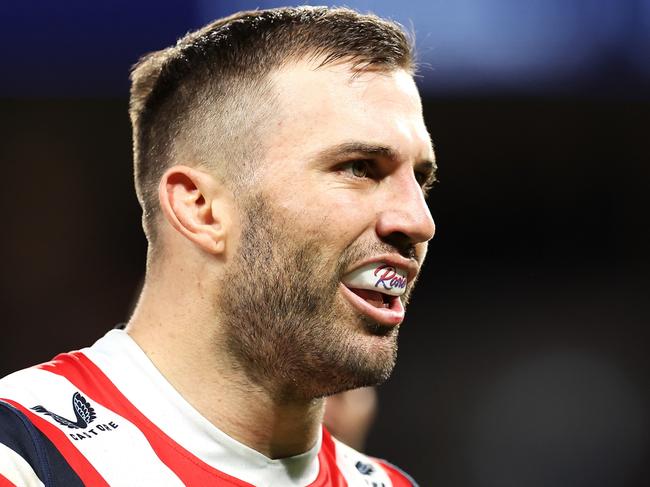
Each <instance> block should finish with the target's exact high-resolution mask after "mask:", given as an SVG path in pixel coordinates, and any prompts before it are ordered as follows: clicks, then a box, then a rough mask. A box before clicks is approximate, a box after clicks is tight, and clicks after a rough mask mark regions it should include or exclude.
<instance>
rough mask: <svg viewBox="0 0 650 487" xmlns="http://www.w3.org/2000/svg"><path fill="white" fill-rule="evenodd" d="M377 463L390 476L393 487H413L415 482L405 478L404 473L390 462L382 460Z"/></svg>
mask: <svg viewBox="0 0 650 487" xmlns="http://www.w3.org/2000/svg"><path fill="white" fill-rule="evenodd" d="M375 460H376V461H377V463H379V465H380V466H381V468H383V469H384V470H385V471H386V473H387V474H388V478H389V479H390V481H391V482H392V483H393V487H413V482H411V481H410V480H409V479H408V478H407V477H405V476H404V474H403V473H402V472H400V470H399V469H398V468H395V466H393V465H391V464H390V463H388V462H384V461H383V460H380V459H377V458H376V459H375Z"/></svg>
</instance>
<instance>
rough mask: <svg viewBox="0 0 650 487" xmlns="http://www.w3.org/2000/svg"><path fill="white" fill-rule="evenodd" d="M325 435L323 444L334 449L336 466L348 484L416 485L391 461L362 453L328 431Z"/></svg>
mask: <svg viewBox="0 0 650 487" xmlns="http://www.w3.org/2000/svg"><path fill="white" fill-rule="evenodd" d="M325 435H326V436H324V438H323V443H324V446H325V447H327V443H329V448H331V449H332V450H333V451H334V454H335V457H336V465H337V468H338V470H339V471H340V472H341V473H342V474H343V476H344V477H345V478H346V479H347V480H348V484H349V485H351V486H352V485H364V486H365V485H377V486H382V487H418V484H417V483H416V482H415V481H414V480H413V479H412V478H411V477H410V476H409V475H408V474H406V473H405V472H403V471H402V470H400V469H399V468H398V467H396V466H394V465H392V464H391V463H389V462H387V461H385V460H381V459H378V458H373V457H370V456H368V455H364V454H363V453H361V452H358V451H357V450H355V449H353V448H351V447H349V446H347V445H346V444H344V443H342V442H340V441H338V440H337V439H336V438H334V437H331V436H329V433H326V434H325ZM330 439H331V440H330ZM328 440H329V441H328Z"/></svg>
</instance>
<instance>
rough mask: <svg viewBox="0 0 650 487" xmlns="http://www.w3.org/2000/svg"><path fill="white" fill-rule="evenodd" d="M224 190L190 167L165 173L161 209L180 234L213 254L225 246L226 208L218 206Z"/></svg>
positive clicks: (161, 180) (161, 189)
mask: <svg viewBox="0 0 650 487" xmlns="http://www.w3.org/2000/svg"><path fill="white" fill-rule="evenodd" d="M223 193H224V192H223V188H221V187H220V185H219V183H217V181H216V180H215V178H213V177H212V176H211V175H209V174H207V173H205V172H203V171H201V170H199V169H195V168H192V167H188V166H180V165H179V166H173V167H170V168H169V169H167V171H165V174H163V176H162V178H161V179H160V185H159V186H158V198H159V200H160V207H161V209H162V212H163V214H164V215H165V218H166V219H167V221H168V222H169V223H170V224H171V225H172V227H174V228H175V229H176V230H177V231H178V232H179V233H180V234H182V235H183V236H185V237H186V238H187V239H188V240H190V241H192V242H193V243H195V244H196V245H198V246H199V247H200V248H201V249H202V250H204V251H205V252H208V253H210V254H221V253H223V252H224V251H225V247H226V230H227V228H226V227H227V225H225V222H227V221H229V218H228V216H227V215H224V214H219V211H220V210H223V211H227V207H226V205H221V204H215V203H218V202H217V201H216V200H217V199H218V198H219V197H221V198H222V197H224V194H223Z"/></svg>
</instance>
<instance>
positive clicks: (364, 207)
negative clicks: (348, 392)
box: [219, 63, 435, 398]
mask: <svg viewBox="0 0 650 487" xmlns="http://www.w3.org/2000/svg"><path fill="white" fill-rule="evenodd" d="M274 82H275V86H276V89H277V91H278V96H279V100H278V101H279V106H280V107H281V113H280V114H279V116H278V117H277V121H276V122H274V123H276V126H275V127H274V130H271V136H270V140H267V141H266V143H267V144H268V147H269V150H268V152H267V154H266V157H265V161H263V162H262V161H261V162H260V164H263V167H262V168H261V169H260V171H259V173H258V177H257V178H256V184H255V188H256V189H255V190H254V192H253V193H252V194H251V195H249V196H247V197H246V198H244V200H245V201H242V202H241V205H240V206H241V208H242V234H241V235H242V236H241V241H240V242H239V249H238V252H237V257H236V258H235V260H234V262H232V263H231V264H229V267H228V271H227V275H226V276H225V279H224V280H225V282H226V283H228V284H227V285H226V286H224V287H223V288H222V294H221V296H220V300H219V308H220V314H221V319H222V321H224V323H225V325H226V326H225V330H226V333H227V337H228V340H229V346H230V350H231V352H232V353H233V354H234V355H235V357H236V358H237V360H238V363H240V364H242V366H243V367H244V368H245V369H246V372H247V373H248V374H249V375H250V376H251V377H253V378H254V379H255V380H256V381H258V382H259V383H260V384H262V385H264V386H265V387H269V388H272V389H273V390H275V391H276V392H277V393H279V394H282V395H285V396H287V395H288V396H294V397H295V396H298V397H301V398H312V397H318V396H323V395H327V394H332V393H335V392H339V391H341V390H345V389H350V388H355V387H360V386H365V385H373V384H376V383H379V382H382V381H383V380H385V379H386V378H387V377H388V375H389V374H390V372H391V370H392V368H393V366H394V362H395V354H396V350H397V342H396V340H397V331H398V328H399V324H400V323H401V321H402V319H403V306H404V305H405V304H406V302H407V301H408V296H409V294H410V292H411V291H412V288H413V284H414V277H415V275H416V274H417V270H418V267H419V265H420V264H421V263H422V261H423V259H424V256H425V254H426V248H427V241H428V240H429V239H430V238H431V237H433V233H434V228H435V227H434V224H433V220H432V218H431V214H430V213H429V210H428V208H427V205H426V203H425V200H424V195H423V191H422V183H423V181H424V179H426V176H427V175H429V174H430V172H431V171H432V169H433V168H432V164H431V162H430V161H433V151H432V147H431V142H430V139H429V135H428V132H427V130H426V127H425V125H424V121H423V118H422V113H421V105H420V98H419V95H418V93H417V88H416V87H415V83H414V82H413V80H412V78H411V76H410V75H408V73H406V72H404V71H401V70H398V71H394V72H388V73H387V72H363V73H357V74H356V75H355V76H352V73H351V71H350V67H349V66H348V65H336V66H327V67H322V68H319V69H315V67H314V65H312V64H308V63H300V64H293V65H290V66H289V67H287V68H284V69H283V70H281V71H279V72H277V73H276V74H275V75H274ZM370 262H374V264H373V265H375V266H378V265H380V264H381V263H384V264H388V265H390V266H392V267H395V268H396V270H397V271H399V272H401V273H402V274H408V285H407V286H406V292H405V293H404V294H403V295H402V296H399V297H395V296H393V297H389V296H383V295H379V294H377V293H376V292H368V291H360V290H358V289H355V288H354V286H351V285H347V286H346V285H344V284H343V282H346V283H348V282H349V276H350V275H351V274H350V273H351V272H352V271H354V270H355V269H358V268H360V267H363V266H364V265H366V264H369V263H370ZM371 267H372V266H371ZM378 296H380V297H379V298H378ZM382 299H383V301H384V303H382Z"/></svg>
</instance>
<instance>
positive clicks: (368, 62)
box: [129, 7, 415, 242]
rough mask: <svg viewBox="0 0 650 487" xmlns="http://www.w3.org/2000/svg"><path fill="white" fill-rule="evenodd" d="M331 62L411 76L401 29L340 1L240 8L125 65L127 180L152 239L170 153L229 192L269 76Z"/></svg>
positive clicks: (258, 141)
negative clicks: (205, 170) (129, 140)
mask: <svg viewBox="0 0 650 487" xmlns="http://www.w3.org/2000/svg"><path fill="white" fill-rule="evenodd" d="M303 59H313V60H318V61H320V66H323V65H327V64H331V63H335V62H337V61H344V62H348V63H350V64H351V65H352V67H353V68H356V69H359V70H364V69H378V70H384V71H392V70H396V69H404V70H406V71H408V72H409V73H411V74H413V71H414V69H415V68H414V59H413V49H412V43H411V39H410V37H409V36H408V35H407V34H406V33H405V32H404V30H403V29H402V28H401V26H400V25H399V24H397V23H395V22H392V21H388V20H384V19H381V18H379V17H377V16H375V15H372V14H360V13H358V12H355V11H354V10H350V9H347V8H332V9H330V8H327V7H296V8H291V7H286V8H278V9H270V10H256V11H249V12H240V13H237V14H235V15H232V16H230V17H226V18H223V19H219V20H216V21H214V22H212V23H210V24H208V25H207V26H205V27H203V28H202V29H199V30H197V31H195V32H191V33H188V34H187V35H185V36H184V37H183V38H181V39H179V40H178V42H177V43H176V45H175V46H172V47H169V48H167V49H163V50H161V51H157V52H153V53H150V54H147V55H145V56H144V57H142V58H141V59H140V61H139V62H138V63H137V64H136V65H135V66H134V67H133V70H132V73H131V81H132V85H131V99H130V109H129V113H130V117H131V123H132V125H133V155H134V174H135V188H136V193H137V195H138V200H139V202H140V205H141V206H142V209H143V227H144V230H145V234H146V235H147V237H148V239H149V241H150V242H152V241H154V240H155V234H156V229H155V225H154V223H153V222H154V220H155V217H156V215H158V213H159V211H158V197H157V187H158V183H159V181H160V178H161V176H162V174H163V173H164V171H165V170H166V168H168V167H170V166H171V165H172V164H173V163H174V161H179V160H182V161H183V163H186V164H188V163H189V164H195V165H197V166H206V167H209V168H210V169H212V170H213V172H214V174H215V175H216V176H217V177H219V178H220V179H221V180H222V182H223V183H224V184H227V185H229V187H231V188H232V189H233V190H235V189H239V188H241V187H243V186H244V185H245V183H246V180H247V179H249V178H248V176H247V175H248V174H250V172H251V171H254V170H255V160H259V159H260V155H261V154H262V153H263V149H264V148H263V140H264V137H263V136H262V135H263V133H264V129H265V127H266V126H268V125H269V124H268V121H269V120H270V119H271V118H272V115H273V113H274V112H275V110H276V108H277V107H275V106H274V96H273V89H272V88H273V87H272V86H271V83H270V81H269V74H270V73H271V72H272V71H273V70H276V69H279V68H281V67H282V66H284V65H286V64H287V63H288V62H290V61H300V60H303Z"/></svg>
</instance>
